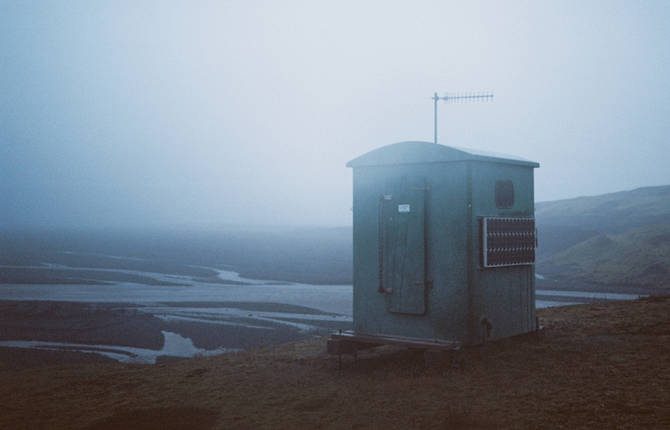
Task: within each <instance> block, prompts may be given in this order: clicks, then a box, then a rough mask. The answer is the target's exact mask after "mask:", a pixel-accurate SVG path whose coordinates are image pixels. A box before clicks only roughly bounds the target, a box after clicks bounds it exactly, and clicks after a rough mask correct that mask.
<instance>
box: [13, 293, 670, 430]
mask: <svg viewBox="0 0 670 430" xmlns="http://www.w3.org/2000/svg"><path fill="white" fill-rule="evenodd" d="M538 316H539V318H540V321H541V323H542V324H543V325H544V327H545V329H544V330H543V332H542V333H541V334H540V335H539V336H538V335H537V334H534V333H533V334H529V335H525V336H517V337H514V338H510V339H506V340H503V341H498V342H491V343H488V344H486V345H483V346H478V347H467V348H463V349H461V350H459V351H454V352H453V353H452V354H451V355H450V356H447V357H445V360H443V361H442V362H435V363H433V366H432V367H431V368H426V367H425V366H424V361H423V354H422V353H421V352H420V351H418V352H417V351H411V350H405V349H394V348H389V347H385V348H380V349H379V350H368V351H362V352H361V353H360V354H359V357H358V359H357V360H353V359H352V358H351V357H344V358H343V360H342V361H343V366H342V369H341V370H338V360H337V357H332V356H327V355H326V354H325V352H324V351H325V339H323V338H321V339H313V340H308V341H304V342H300V343H292V344H286V345H282V346H280V347H277V348H274V349H260V350H253V351H247V352H240V353H234V354H226V355H221V356H216V357H203V358H194V359H188V360H179V361H169V362H164V363H162V364H157V365H137V364H136V365H130V364H119V363H98V364H89V365H65V366H58V367H37V368H23V369H13V368H11V367H7V366H3V364H2V363H0V396H2V398H3V413H2V414H0V428H7V429H24V428H25V429H33V428H49V429H61V428H62V429H97V430H100V429H123V428H135V429H161V430H166V429H182V428H189V429H203V430H204V429H211V428H226V429H235V428H240V429H247V428H258V429H263V428H268V429H295V428H347V429H351V428H385V429H394V428H397V429H407V428H426V429H435V428H454V429H489V428H491V429H500V428H568V429H573V428H603V429H605V428H668V426H670V391H669V390H668V389H667V387H668V386H670V367H668V366H667V357H668V356H670V298H668V297H654V298H647V299H642V300H636V301H633V302H618V303H608V304H592V305H581V306H568V307H562V308H552V309H541V310H539V311H538Z"/></svg>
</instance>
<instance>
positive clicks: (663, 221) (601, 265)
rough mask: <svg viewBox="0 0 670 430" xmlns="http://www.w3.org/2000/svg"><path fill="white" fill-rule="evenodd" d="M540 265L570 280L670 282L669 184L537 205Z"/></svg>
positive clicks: (623, 283) (669, 285) (640, 284)
mask: <svg viewBox="0 0 670 430" xmlns="http://www.w3.org/2000/svg"><path fill="white" fill-rule="evenodd" d="M535 214H536V219H537V225H538V229H539V232H540V233H539V234H540V236H539V239H540V246H539V248H538V253H537V271H538V272H539V273H542V274H550V275H551V276H552V277H553V278H556V279H560V280H563V281H567V282H588V283H594V284H607V285H612V286H618V285H619V286H635V287H647V288H670V279H669V278H670V186H668V185H666V186H658V187H645V188H638V189H635V190H631V191H621V192H617V193H611V194H603V195H600V196H591V197H578V198H574V199H568V200H557V201H552V202H540V203H537V205H536V211H535Z"/></svg>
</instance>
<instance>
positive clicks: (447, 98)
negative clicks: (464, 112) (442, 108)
mask: <svg viewBox="0 0 670 430" xmlns="http://www.w3.org/2000/svg"><path fill="white" fill-rule="evenodd" d="M432 98H433V109H434V117H435V120H434V126H435V135H434V140H433V142H434V143H435V144H437V101H438V100H444V102H445V103H447V102H452V101H453V102H456V101H461V102H479V101H482V102H486V101H489V100H493V93H488V92H479V93H456V94H449V93H445V94H444V96H442V97H439V96H438V95H437V93H435V94H434V95H433V97H432Z"/></svg>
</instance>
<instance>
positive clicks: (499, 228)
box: [481, 217, 537, 267]
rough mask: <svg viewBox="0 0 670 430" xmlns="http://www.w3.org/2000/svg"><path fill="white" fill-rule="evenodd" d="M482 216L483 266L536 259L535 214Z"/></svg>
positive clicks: (522, 262)
mask: <svg viewBox="0 0 670 430" xmlns="http://www.w3.org/2000/svg"><path fill="white" fill-rule="evenodd" d="M481 220H482V221H481V222H482V224H481V228H482V266H483V267H502V266H519V265H523V264H533V263H535V247H536V246H537V245H536V244H537V241H536V231H535V219H534V218H502V217H486V218H482V219H481Z"/></svg>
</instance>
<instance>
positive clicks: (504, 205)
mask: <svg viewBox="0 0 670 430" xmlns="http://www.w3.org/2000/svg"><path fill="white" fill-rule="evenodd" d="M512 206H514V183H512V181H510V180H504V181H496V207H497V208H498V209H509V208H511V207H512Z"/></svg>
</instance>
